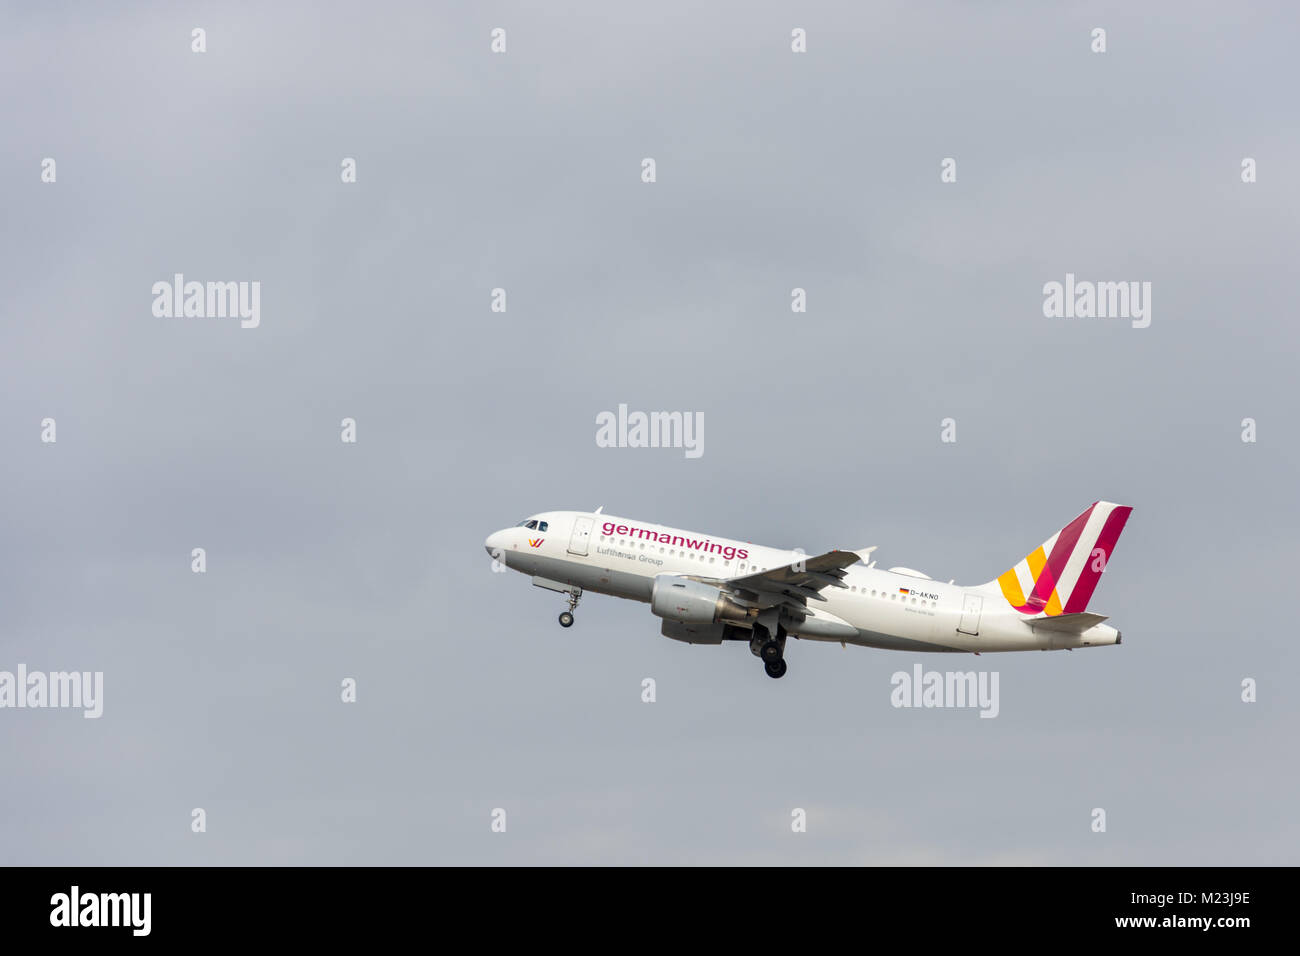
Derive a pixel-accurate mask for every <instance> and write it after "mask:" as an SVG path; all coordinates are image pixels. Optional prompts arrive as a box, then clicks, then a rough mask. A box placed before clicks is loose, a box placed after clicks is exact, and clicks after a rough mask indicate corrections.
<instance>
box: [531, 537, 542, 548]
mask: <svg viewBox="0 0 1300 956" xmlns="http://www.w3.org/2000/svg"><path fill="white" fill-rule="evenodd" d="M545 540H546V539H545V538H529V539H528V547H530V548H540V547H541V546H542V542H543V541H545Z"/></svg>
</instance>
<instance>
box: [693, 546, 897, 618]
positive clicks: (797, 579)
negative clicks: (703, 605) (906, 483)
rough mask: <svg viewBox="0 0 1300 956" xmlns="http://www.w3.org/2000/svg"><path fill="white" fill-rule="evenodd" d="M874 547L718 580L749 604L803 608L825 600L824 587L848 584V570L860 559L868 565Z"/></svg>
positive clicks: (837, 553)
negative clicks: (845, 582)
mask: <svg viewBox="0 0 1300 956" xmlns="http://www.w3.org/2000/svg"><path fill="white" fill-rule="evenodd" d="M875 550H876V549H875V547H874V546H873V547H870V548H865V549H863V550H861V551H827V552H826V553H825V554H819V555H817V556H816V557H813V558H805V559H804V560H802V561H799V562H797V563H795V564H787V565H784V566H783V567H779V568H768V569H767V570H766V571H758V572H756V573H754V574H744V575H741V576H740V577H735V578H724V579H722V580H721V581H719V582H717V583H718V584H720V585H721V586H722V587H723V588H725V589H726V590H728V591H730V592H731V593H732V594H734V595H735V596H736V597H737V598H739V599H740V603H742V604H746V605H748V606H750V607H757V608H769V607H778V606H782V605H784V606H786V607H788V608H789V609H790V610H793V611H803V610H804V609H805V608H806V607H807V606H808V601H809V600H810V599H811V600H814V601H825V600H826V598H824V597H822V595H821V591H822V589H823V588H828V587H833V588H842V587H847V586H848V585H846V584H844V583H843V580H842V579H843V577H844V573H845V569H846V568H848V567H849V566H850V565H854V564H857V563H858V562H859V561H861V562H863V563H864V564H865V563H866V562H867V560H868V558H869V557H870V555H871V552H872V551H875Z"/></svg>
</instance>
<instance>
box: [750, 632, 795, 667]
mask: <svg viewBox="0 0 1300 956" xmlns="http://www.w3.org/2000/svg"><path fill="white" fill-rule="evenodd" d="M749 650H750V653H751V654H753V655H754V656H755V657H757V658H759V659H761V660H762V662H763V670H765V671H766V672H767V676H768V677H772V678H778V677H784V676H785V672H786V670H787V669H788V667H787V665H786V663H785V628H784V627H782V626H781V625H779V624H778V625H777V627H776V637H773V636H772V632H771V631H769V630H768V629H767V628H766V627H764V626H763V625H761V624H756V625H754V636H753V637H752V638H750V641H749Z"/></svg>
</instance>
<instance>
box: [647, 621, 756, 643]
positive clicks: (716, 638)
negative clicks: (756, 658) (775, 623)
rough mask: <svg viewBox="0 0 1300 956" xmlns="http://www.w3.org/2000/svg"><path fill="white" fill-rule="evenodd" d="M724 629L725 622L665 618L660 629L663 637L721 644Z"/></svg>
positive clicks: (725, 626)
mask: <svg viewBox="0 0 1300 956" xmlns="http://www.w3.org/2000/svg"><path fill="white" fill-rule="evenodd" d="M726 631H727V625H726V624H685V623H683V622H681V621H669V620H666V619H665V620H664V625H663V627H662V628H661V629H660V633H661V634H663V636H664V637H671V638H672V639H673V640H674V641H682V642H683V643H686V644H721V643H722V641H723V635H724V634H725V633H726ZM746 633H748V632H746Z"/></svg>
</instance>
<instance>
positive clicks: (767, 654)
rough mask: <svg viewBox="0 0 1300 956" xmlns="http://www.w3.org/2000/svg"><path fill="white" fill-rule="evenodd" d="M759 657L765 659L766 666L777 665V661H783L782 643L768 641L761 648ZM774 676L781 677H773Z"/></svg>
mask: <svg viewBox="0 0 1300 956" xmlns="http://www.w3.org/2000/svg"><path fill="white" fill-rule="evenodd" d="M758 656H759V657H761V658H763V663H764V664H775V663H776V662H777V661H779V660H780V659H781V642H780V641H768V642H767V643H765V644H764V645H763V646H762V647H761V648H759V651H758ZM768 673H771V671H769V672H768ZM773 676H779V675H773Z"/></svg>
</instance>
